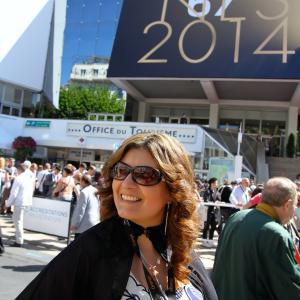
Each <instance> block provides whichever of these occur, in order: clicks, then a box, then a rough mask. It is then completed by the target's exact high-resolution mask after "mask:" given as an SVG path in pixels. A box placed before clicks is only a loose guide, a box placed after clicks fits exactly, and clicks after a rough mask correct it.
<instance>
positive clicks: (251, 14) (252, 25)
mask: <svg viewBox="0 0 300 300" xmlns="http://www.w3.org/2000/svg"><path fill="white" fill-rule="evenodd" d="M299 12H300V1H299V0H251V1H245V0H172V1H170V0H151V1H149V0H124V4H123V9H122V13H121V18H120V21H119V26H118V31H117V36H116V39H115V43H114V48H113V52H112V57H111V60H110V67H109V72H108V77H111V78H113V77H115V78H190V79H192V78H211V79H213V78H222V79H226V78H243V79H293V80H299V79H300V67H299V66H300V51H299V49H300V35H299V28H300V18H299ZM133 45H134V46H133Z"/></svg>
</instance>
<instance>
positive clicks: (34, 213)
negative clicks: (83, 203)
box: [24, 197, 71, 237]
mask: <svg viewBox="0 0 300 300" xmlns="http://www.w3.org/2000/svg"><path fill="white" fill-rule="evenodd" d="M70 205H71V202H68V201H61V200H54V199H46V198H38V197H33V201H32V206H28V207H26V209H25V212H24V229H28V230H33V231H38V232H42V233H48V234H52V235H57V236H61V237H68V230H69V218H70Z"/></svg>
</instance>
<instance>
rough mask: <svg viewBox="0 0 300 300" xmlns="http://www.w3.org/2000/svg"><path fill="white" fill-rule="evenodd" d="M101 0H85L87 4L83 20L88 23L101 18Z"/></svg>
mask: <svg viewBox="0 0 300 300" xmlns="http://www.w3.org/2000/svg"><path fill="white" fill-rule="evenodd" d="M99 3H101V1H98V0H89V1H85V6H84V7H83V9H82V10H83V11H82V20H83V21H84V22H85V23H86V22H88V23H91V22H96V21H97V20H98V19H99V18H100V8H101V5H99Z"/></svg>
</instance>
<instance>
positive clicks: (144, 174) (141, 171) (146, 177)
mask: <svg viewBox="0 0 300 300" xmlns="http://www.w3.org/2000/svg"><path fill="white" fill-rule="evenodd" d="M129 174H131V177H132V180H133V181H134V182H135V183H137V184H139V185H144V186H151V185H156V184H158V183H160V182H161V181H162V180H163V175H162V174H161V172H160V171H159V170H157V169H154V168H152V167H149V166H136V167H133V168H132V167H130V166H128V165H127V164H125V163H123V162H118V163H116V164H115V165H114V167H113V168H112V170H111V172H110V177H111V178H113V179H116V180H125V178H126V177H127V176H128V175H129Z"/></svg>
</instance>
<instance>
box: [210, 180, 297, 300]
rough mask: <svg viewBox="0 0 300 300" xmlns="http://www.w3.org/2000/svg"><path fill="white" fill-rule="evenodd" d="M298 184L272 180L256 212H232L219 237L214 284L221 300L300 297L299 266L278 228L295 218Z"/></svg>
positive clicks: (289, 241) (290, 244)
mask: <svg viewBox="0 0 300 300" xmlns="http://www.w3.org/2000/svg"><path fill="white" fill-rule="evenodd" d="M296 203H297V190H296V185H295V184H294V183H293V182H292V181H291V180H289V179H288V178H284V177H274V178H272V179H270V180H269V181H268V182H267V183H266V185H265V188H264V191H263V194H262V203H260V204H259V205H258V206H257V207H256V208H255V209H252V210H244V211H241V212H237V213H236V214H234V215H233V216H232V217H231V218H230V219H229V221H228V223H227V224H226V226H225V228H224V231H223V232H222V234H221V237H220V240H219V245H218V248H217V251H216V257H215V263H214V269H213V274H212V280H213V283H214V286H215V288H216V291H217V294H218V297H219V300H253V299H256V300H273V299H274V300H275V299H278V300H279V299H281V300H296V299H300V267H299V265H298V264H297V262H296V261H295V248H294V243H293V241H292V239H291V237H290V235H289V233H288V232H287V231H286V230H285V228H284V227H283V226H282V225H285V224H287V223H288V222H289V221H290V220H291V219H292V217H293V215H294V211H295V205H296Z"/></svg>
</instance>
